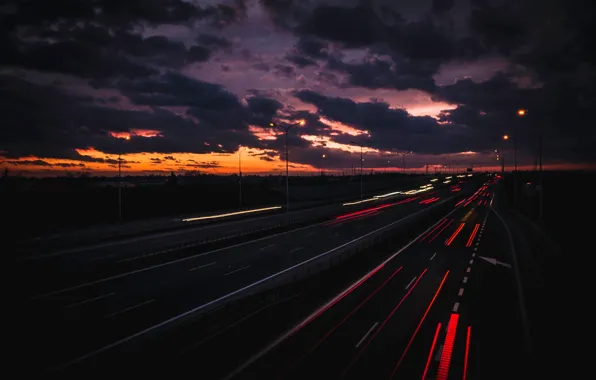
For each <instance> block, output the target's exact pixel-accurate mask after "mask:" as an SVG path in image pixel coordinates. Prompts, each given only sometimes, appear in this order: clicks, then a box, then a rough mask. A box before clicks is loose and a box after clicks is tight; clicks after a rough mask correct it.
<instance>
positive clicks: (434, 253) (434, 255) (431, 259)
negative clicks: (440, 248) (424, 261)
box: [430, 252, 437, 260]
mask: <svg viewBox="0 0 596 380" xmlns="http://www.w3.org/2000/svg"><path fill="white" fill-rule="evenodd" d="M436 255H437V253H436V252H435V253H434V254H433V256H432V257H431V258H430V259H431V260H432V259H434V258H435V256H436Z"/></svg>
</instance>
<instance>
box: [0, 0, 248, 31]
mask: <svg viewBox="0 0 596 380" xmlns="http://www.w3.org/2000/svg"><path fill="white" fill-rule="evenodd" d="M13 3H14V4H15V5H16V8H17V12H15V13H13V14H6V15H4V17H5V20H4V21H5V22H6V23H8V24H9V25H14V26H17V25H33V26H35V25H40V24H43V23H51V22H57V21H66V22H72V23H76V22H85V21H93V22H96V23H99V24H102V25H108V26H112V27H122V28H131V27H132V26H134V25H138V24H142V23H149V24H176V23H181V22H187V21H191V20H204V19H207V20H210V21H211V22H212V23H213V25H215V26H225V25H228V24H230V23H232V22H234V21H237V20H238V19H239V18H241V17H242V16H243V14H244V11H245V9H244V7H243V6H242V5H243V4H242V2H235V3H234V5H224V4H214V5H209V6H205V7H201V6H195V5H193V4H192V3H191V2H187V1H183V0H129V1H126V3H123V2H121V1H118V0H91V1H80V0H54V1H52V2H45V1H29V0H16V1H13Z"/></svg>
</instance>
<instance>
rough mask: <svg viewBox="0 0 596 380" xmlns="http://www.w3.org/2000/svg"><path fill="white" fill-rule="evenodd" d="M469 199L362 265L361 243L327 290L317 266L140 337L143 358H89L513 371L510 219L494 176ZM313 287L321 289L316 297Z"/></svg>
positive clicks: (223, 372) (435, 375) (147, 368)
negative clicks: (346, 277)
mask: <svg viewBox="0 0 596 380" xmlns="http://www.w3.org/2000/svg"><path fill="white" fill-rule="evenodd" d="M431 198H432V196H431ZM469 199H470V200H471V202H469V201H466V202H459V201H458V202H457V203H458V206H457V207H455V208H453V210H452V212H449V213H448V214H447V215H446V216H445V217H442V218H440V219H438V220H435V221H434V222H432V223H429V224H428V225H427V226H426V227H425V228H424V229H422V230H421V231H420V233H419V234H418V235H417V236H416V237H415V238H414V239H408V241H406V242H404V243H405V245H404V244H402V245H400V246H397V247H393V250H392V251H391V252H390V253H389V254H388V255H385V254H381V255H380V256H382V257H383V258H384V260H378V261H376V259H377V258H378V257H379V256H378V255H377V256H375V255H374V253H375V252H374V250H373V251H370V252H368V255H369V257H370V259H371V261H374V263H373V265H371V266H369V267H367V268H365V267H364V265H362V263H364V262H365V261H366V260H365V261H362V258H363V257H365V256H367V254H366V253H365V254H361V255H358V256H359V260H360V261H359V262H358V263H360V265H361V269H365V271H364V272H362V271H360V272H361V273H360V274H359V275H358V277H357V278H355V279H354V281H352V282H350V283H349V284H346V286H342V287H341V288H338V289H334V291H333V292H332V293H333V295H329V294H330V292H326V291H325V289H326V288H327V287H328V285H329V287H331V288H332V287H333V286H332V285H331V284H332V283H333V282H334V281H335V282H337V281H341V280H340V279H339V278H334V280H331V279H330V278H329V274H326V275H325V276H324V277H323V276H321V277H320V278H316V276H315V278H313V279H310V280H309V281H310V285H309V287H307V286H305V285H304V284H298V285H296V286H294V287H293V288H292V287H290V288H288V289H286V292H282V294H279V295H278V297H276V298H272V299H269V300H264V301H263V303H262V304H258V305H249V303H250V302H253V301H254V300H249V301H248V302H247V303H244V304H242V303H241V304H240V305H238V306H237V307H236V308H232V309H228V310H225V309H220V310H214V311H213V312H212V313H209V314H208V315H207V316H205V317H204V318H203V320H202V321H199V322H192V323H189V324H187V325H186V326H182V327H181V328H179V329H178V330H177V331H175V333H174V334H173V336H172V334H171V333H168V334H167V336H166V337H165V338H163V339H157V340H156V342H153V344H149V343H147V341H141V343H140V345H141V347H143V349H145V348H146V347H149V346H153V349H154V351H149V352H151V353H150V354H145V353H143V355H141V359H139V360H140V362H137V361H134V360H131V359H130V358H129V357H128V356H124V353H125V352H126V353H127V354H131V353H133V355H132V356H134V353H135V351H136V350H137V349H139V347H138V346H137V347H133V348H130V347H129V348H128V352H127V351H125V350H124V351H120V352H119V353H117V354H115V355H112V356H111V357H110V356H109V355H107V359H105V360H106V361H103V362H102V361H101V360H100V361H97V362H94V363H93V365H94V366H95V367H93V368H94V369H96V368H103V369H106V368H107V367H102V366H105V365H107V363H110V360H114V358H116V363H118V364H114V362H112V365H113V367H111V368H110V369H107V370H106V371H107V373H118V371H122V370H130V371H131V372H133V373H136V374H142V373H153V374H158V373H163V374H166V373H168V374H170V375H171V374H177V373H180V374H183V373H189V372H188V371H192V370H194V371H196V373H198V374H200V376H201V377H202V378H214V379H216V378H218V379H219V378H225V379H232V378H233V379H245V378H246V379H254V378H262V379H303V378H305V377H316V378H330V379H343V378H345V379H361V378H374V379H377V378H379V379H383V378H384V379H391V378H396V379H398V378H403V379H410V378H422V379H437V380H438V379H448V378H449V379H501V378H520V377H522V373H523V371H524V344H525V342H524V340H523V336H524V331H523V317H522V313H521V310H522V308H520V304H519V302H518V298H517V283H516V279H515V265H514V261H515V258H514V256H513V255H512V252H511V250H510V245H509V243H510V242H509V237H508V233H507V229H506V228H505V226H504V224H503V223H502V222H501V221H500V219H499V217H498V216H496V214H495V213H494V212H492V211H491V209H490V202H491V200H492V199H493V189H492V186H490V185H489V186H487V187H482V188H481V190H480V191H478V192H477V193H476V195H474V196H473V197H470V198H469ZM484 201H487V202H484ZM379 249H380V250H382V248H379ZM387 256H388V257H387ZM373 259H375V260H373ZM338 268H339V269H338V270H341V271H342V272H345V271H346V268H341V266H340V267H338ZM353 269H354V268H352V270H353ZM338 273H339V272H338ZM313 282H314V283H313ZM316 293H325V294H323V295H322V297H319V300H318V301H317V302H314V301H313V300H312V297H313V295H314V294H316ZM321 299H324V301H321ZM251 306H252V310H250V309H249V307H251ZM288 321H290V322H288ZM201 322H202V325H201ZM289 323H290V324H289ZM205 325H210V326H208V327H205ZM155 347H158V348H155ZM116 349H117V348H116ZM153 355H154V356H153ZM125 363H128V364H129V367H126V365H124V366H123V364H125ZM139 363H142V364H139ZM76 364H80V363H76ZM130 365H132V367H130ZM98 366H99V367H98ZM80 368H83V369H84V370H88V369H89V367H88V366H82V367H79V369H80Z"/></svg>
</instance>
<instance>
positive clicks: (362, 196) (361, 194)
mask: <svg viewBox="0 0 596 380" xmlns="http://www.w3.org/2000/svg"><path fill="white" fill-rule="evenodd" d="M350 144H354V145H358V146H360V200H363V199H364V195H363V191H362V169H363V167H362V165H363V164H364V158H363V157H362V148H363V147H364V145H363V144H359V143H357V142H355V141H350Z"/></svg>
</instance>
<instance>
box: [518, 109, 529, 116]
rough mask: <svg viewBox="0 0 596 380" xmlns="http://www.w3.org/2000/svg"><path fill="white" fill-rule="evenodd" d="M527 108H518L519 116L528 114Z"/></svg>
mask: <svg viewBox="0 0 596 380" xmlns="http://www.w3.org/2000/svg"><path fill="white" fill-rule="evenodd" d="M526 113H527V112H526V110H524V109H519V110H517V116H526Z"/></svg>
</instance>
